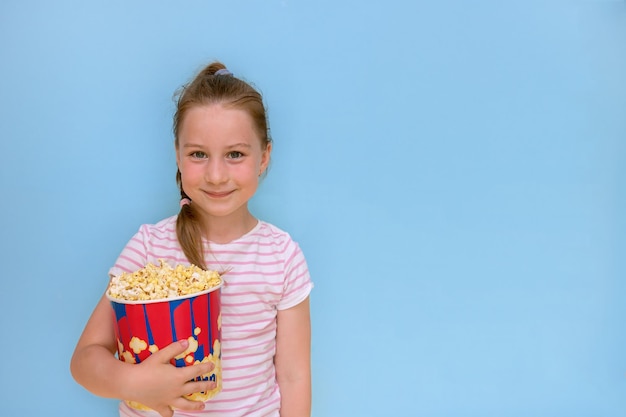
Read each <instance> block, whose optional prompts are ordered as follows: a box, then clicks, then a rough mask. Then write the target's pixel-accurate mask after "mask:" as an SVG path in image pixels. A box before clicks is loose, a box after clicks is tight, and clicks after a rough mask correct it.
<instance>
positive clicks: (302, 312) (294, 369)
mask: <svg viewBox="0 0 626 417" xmlns="http://www.w3.org/2000/svg"><path fill="white" fill-rule="evenodd" d="M276 320H277V329H276V356H275V358H274V363H275V365H276V378H277V380H278V385H279V387H280V395H281V404H280V415H281V417H310V415H311V319H310V313H309V298H308V297H307V298H306V299H305V300H304V301H302V302H301V303H300V304H298V305H296V306H294V307H291V308H288V309H286V310H279V311H278V315H277V318H276Z"/></svg>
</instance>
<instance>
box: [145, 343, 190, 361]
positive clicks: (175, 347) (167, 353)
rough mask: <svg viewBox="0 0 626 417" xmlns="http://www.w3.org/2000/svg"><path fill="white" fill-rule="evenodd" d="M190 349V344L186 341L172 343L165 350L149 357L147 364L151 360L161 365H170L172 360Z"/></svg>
mask: <svg viewBox="0 0 626 417" xmlns="http://www.w3.org/2000/svg"><path fill="white" fill-rule="evenodd" d="M188 347H189V342H188V341H187V340H186V339H182V340H179V341H177V342H174V343H170V344H169V345H167V346H166V347H164V348H163V349H160V350H158V351H157V352H154V353H153V354H152V355H150V356H148V358H147V359H146V360H145V361H146V362H147V361H148V360H150V359H152V360H154V361H158V362H161V363H168V362H169V361H170V360H171V359H172V358H174V357H176V356H178V355H180V354H181V353H183V352H184V351H185V350H186V349H187V348H188Z"/></svg>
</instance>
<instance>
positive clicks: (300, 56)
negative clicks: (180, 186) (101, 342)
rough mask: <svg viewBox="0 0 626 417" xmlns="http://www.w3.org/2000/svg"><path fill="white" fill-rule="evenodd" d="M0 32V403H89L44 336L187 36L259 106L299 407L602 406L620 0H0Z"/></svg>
mask: <svg viewBox="0 0 626 417" xmlns="http://www.w3.org/2000/svg"><path fill="white" fill-rule="evenodd" d="M0 54H1V58H0V97H1V99H2V100H1V102H0V126H1V128H2V132H1V133H0V135H1V137H2V140H1V141H0V167H1V170H2V171H1V172H2V176H1V178H0V181H1V182H0V184H1V188H0V193H1V194H0V195H1V196H2V200H1V203H0V207H1V208H0V219H1V220H0V221H1V222H2V223H1V225H0V226H1V229H0V230H1V232H0V236H1V237H0V244H1V245H2V252H1V253H2V255H1V256H2V265H3V273H2V274H3V278H2V281H3V283H4V289H3V290H2V291H1V292H0V302H1V303H2V306H3V309H2V311H3V314H2V315H1V316H0V325H1V327H2V334H3V337H2V344H0V346H1V347H0V349H1V350H0V353H1V355H0V356H2V358H3V365H2V366H1V367H0V369H1V371H0V372H1V373H2V385H3V388H2V390H1V391H0V404H1V408H0V409H1V410H2V411H1V412H0V413H1V414H2V415H20V416H22V415H23V416H42V415H50V412H53V413H54V415H57V414H58V415H66V416H95V417H98V416H112V415H115V408H116V402H115V401H113V400H104V399H101V398H97V397H95V396H92V395H91V394H89V393H88V392H86V391H85V390H84V389H83V388H82V387H80V386H78V385H77V384H75V383H74V381H73V380H72V378H71V376H70V374H69V370H68V363H69V359H70V355H71V353H72V350H73V347H74V344H75V342H76V340H77V338H78V336H79V334H80V332H81V330H82V328H83V326H84V324H85V322H86V320H87V318H88V315H89V314H90V312H91V309H92V308H93V306H94V304H95V302H96V301H97V299H98V297H99V296H100V294H101V293H102V291H103V290H104V288H105V285H106V280H107V276H106V273H107V270H108V268H109V266H110V265H111V264H112V262H113V261H114V260H115V258H116V257H117V255H118V253H119V251H120V250H121V249H122V247H123V245H124V244H125V243H126V241H127V240H128V239H129V238H130V236H131V235H132V234H133V233H134V232H135V231H136V230H137V228H138V227H139V225H140V224H141V223H147V222H154V221H157V220H159V219H161V218H163V217H166V216H169V215H171V214H173V213H175V212H176V211H177V195H178V194H177V190H176V186H175V182H174V172H175V165H174V152H173V145H172V135H171V115H172V110H173V102H172V95H173V92H174V91H175V89H176V88H177V87H179V86H180V85H181V84H182V83H183V82H185V81H186V80H188V79H189V78H190V77H191V76H192V75H193V74H194V73H195V72H196V70H198V69H199V68H200V67H201V66H202V65H203V64H205V63H206V62H208V61H210V60H212V59H215V58H217V59H221V60H223V61H224V62H225V63H226V64H228V65H229V66H230V68H231V69H232V71H233V72H235V73H236V74H238V75H241V76H243V77H245V78H247V79H248V80H250V81H252V82H253V83H255V84H256V85H257V86H258V87H259V88H260V90H261V91H262V92H263V93H264V94H265V98H266V100H267V103H268V106H269V115H270V122H271V128H272V133H273V137H274V140H275V152H274V155H273V156H274V160H273V165H272V167H271V170H270V173H269V176H268V177H267V179H266V180H265V182H264V183H263V185H262V187H261V189H260V192H259V194H258V195H257V196H256V197H255V199H254V201H253V208H254V210H255V212H256V213H257V215H258V216H260V217H262V218H264V219H266V220H268V221H271V222H274V223H276V224H277V225H278V226H280V227H282V228H284V229H287V230H288V231H290V232H291V233H292V235H293V236H294V237H295V238H296V239H297V240H298V241H299V242H300V244H301V246H302V247H303V248H304V250H305V253H306V255H307V257H308V261H309V264H310V269H311V272H312V274H313V277H314V280H315V284H316V287H315V289H314V292H313V294H312V314H313V332H314V340H313V371H314V416H315V417H326V416H353V415H354V416H372V417H374V416H376V417H378V416H392V415H393V416H428V417H431V416H432V417H439V416H442V417H443V416H445V417H448V416H450V417H451V416H481V417H485V416H589V417H596V416H606V417H613V416H624V415H625V414H626V375H625V374H626V331H625V330H624V320H625V319H626V302H625V299H624V298H625V295H626V279H625V277H626V261H625V258H626V256H625V254H626V237H625V236H626V221H625V215H624V213H625V212H626V168H625V167H626V157H625V155H626V145H625V144H626V4H625V3H624V2H623V1H574V0H572V1H551V0H545V1H524V2H501V1H495V0H494V1H486V0H483V1H478V2H462V1H455V2H449V1H441V2H439V1H417V0H416V1H410V0H404V1H389V0H386V1H382V0H380V1H361V2H356V1H330V0H316V1H313V0H308V1H301V2H298V1H294V0H264V1H261V0H237V1H221V2H217V1H210V0H204V1H197V0H187V1H178V2H174V1H171V2H165V1H147V0H138V1H119V0H117V1H88V2H79V1H75V2H73V1H70V0H58V1H52V2H51V1H43V0H40V1H36V0H24V1H19V0H5V1H3V2H2V3H0Z"/></svg>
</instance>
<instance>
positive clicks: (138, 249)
mask: <svg viewBox="0 0 626 417" xmlns="http://www.w3.org/2000/svg"><path fill="white" fill-rule="evenodd" d="M149 235H150V232H149V230H148V225H142V226H141V227H140V228H139V231H138V232H137V233H135V235H134V236H133V237H132V238H131V239H130V240H129V241H128V243H127V244H126V246H125V247H124V249H123V250H122V252H121V253H120V256H119V257H118V258H117V260H116V261H115V264H114V265H113V266H112V267H111V269H109V276H110V277H113V276H117V275H120V274H121V273H122V272H134V271H137V270H139V269H141V268H143V267H144V266H146V264H147V259H148V256H147V252H148V250H147V247H148V245H147V241H148V240H149Z"/></svg>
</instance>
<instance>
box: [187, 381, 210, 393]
mask: <svg viewBox="0 0 626 417" xmlns="http://www.w3.org/2000/svg"><path fill="white" fill-rule="evenodd" d="M216 387H217V383H216V382H215V381H194V382H187V383H186V384H185V390H184V394H183V395H189V394H194V393H196V392H207V391H212V390H214V389H215V388H216Z"/></svg>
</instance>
